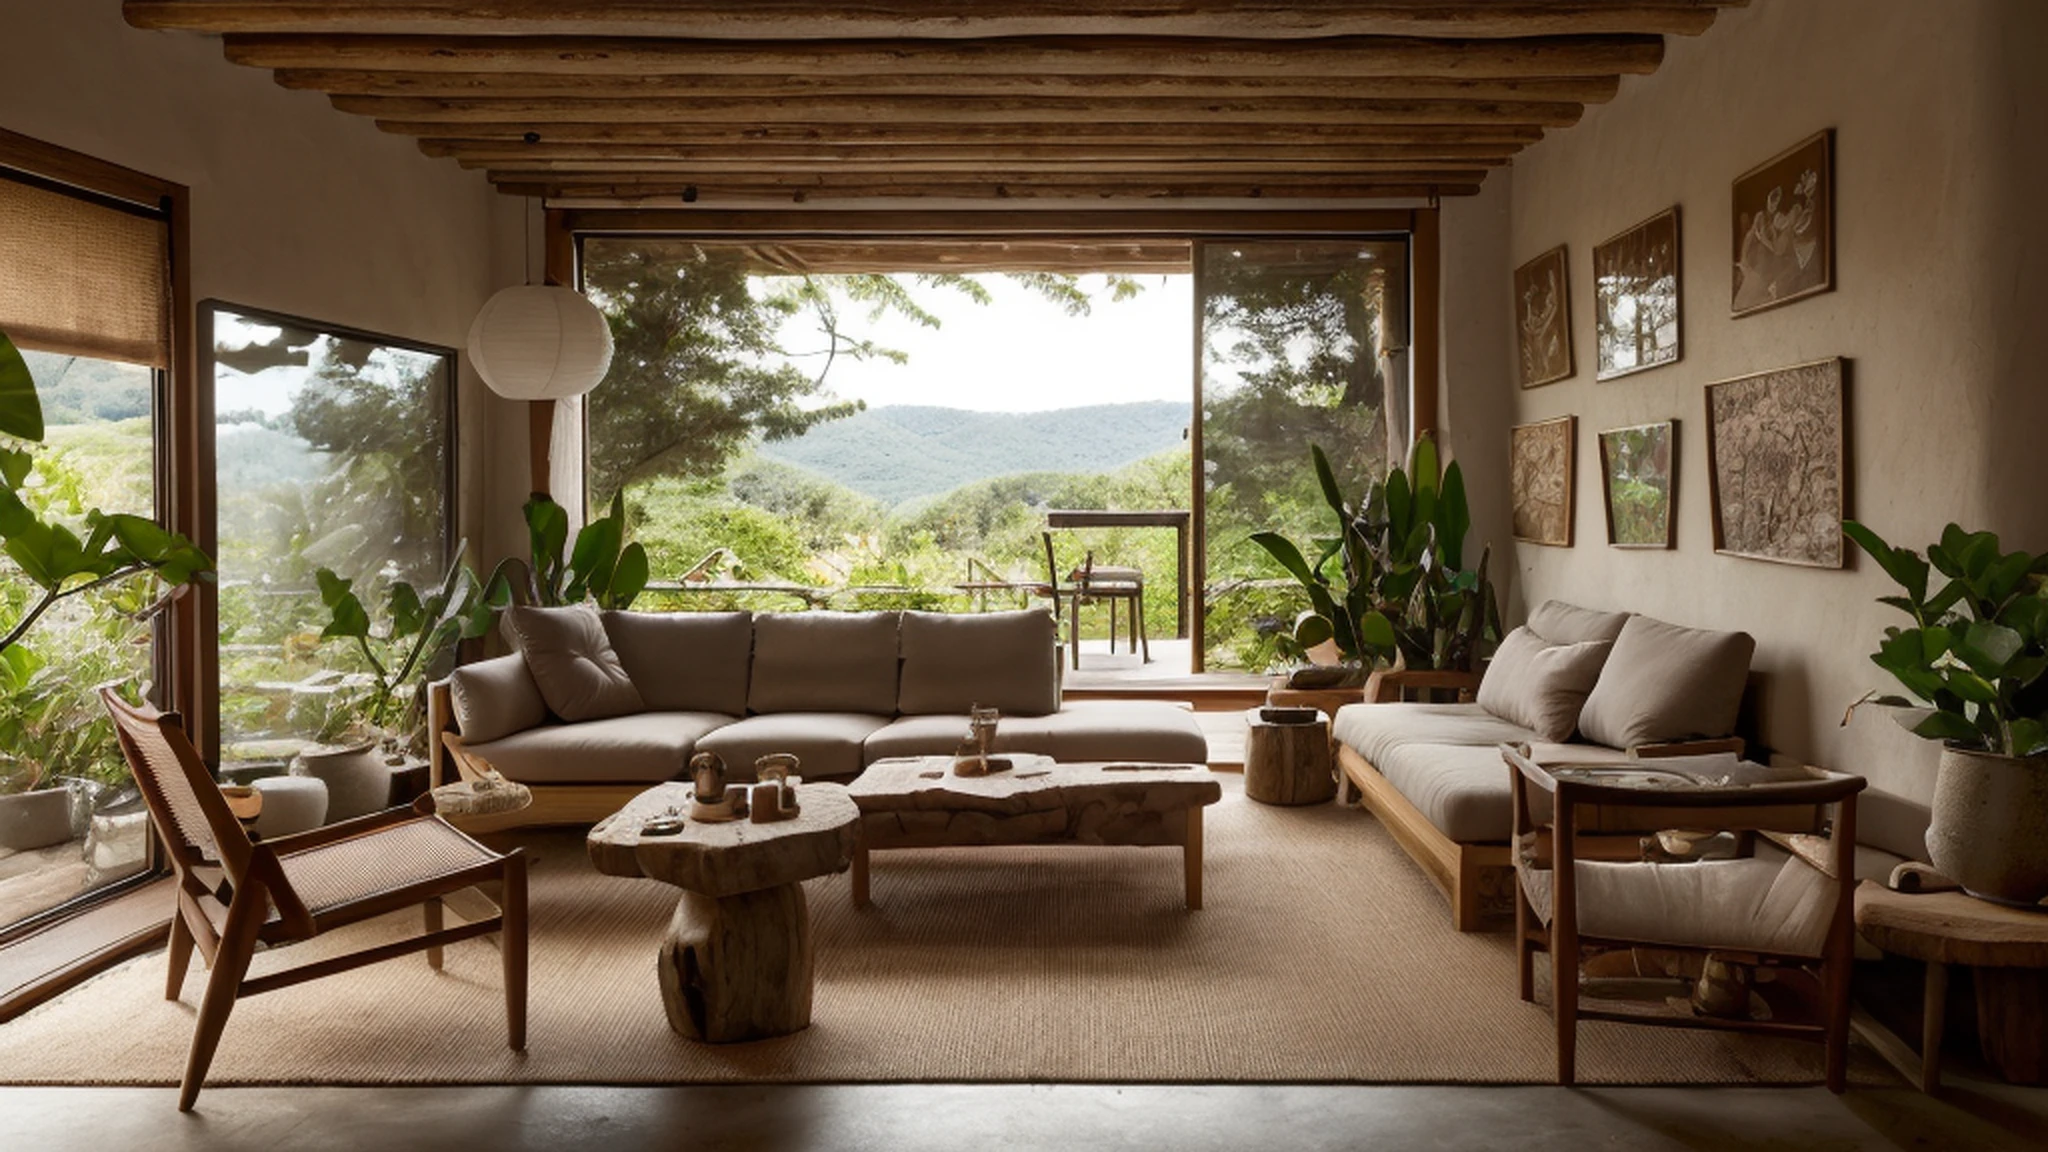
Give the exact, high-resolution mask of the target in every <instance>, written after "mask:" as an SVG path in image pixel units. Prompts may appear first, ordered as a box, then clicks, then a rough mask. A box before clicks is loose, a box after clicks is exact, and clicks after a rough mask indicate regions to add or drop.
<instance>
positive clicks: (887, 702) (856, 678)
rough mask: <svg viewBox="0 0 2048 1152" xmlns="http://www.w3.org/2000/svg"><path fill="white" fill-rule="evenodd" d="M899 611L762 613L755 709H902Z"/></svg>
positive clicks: (757, 627)
mask: <svg viewBox="0 0 2048 1152" xmlns="http://www.w3.org/2000/svg"><path fill="white" fill-rule="evenodd" d="M900 616H901V613H897V612H773V613H764V614H763V615H760V616H756V617H754V668H753V674H752V678H751V679H750V680H749V682H748V685H747V711H749V712H859V713H864V714H867V715H873V716H888V715H892V714H894V712H895V711H896V674H897V663H898V661H897V651H898V649H897V640H896V630H897V622H898V618H899V617H900Z"/></svg>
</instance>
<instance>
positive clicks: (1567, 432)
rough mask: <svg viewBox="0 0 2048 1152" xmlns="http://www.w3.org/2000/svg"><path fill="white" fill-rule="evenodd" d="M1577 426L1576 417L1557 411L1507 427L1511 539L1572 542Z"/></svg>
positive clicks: (1559, 544)
mask: <svg viewBox="0 0 2048 1152" xmlns="http://www.w3.org/2000/svg"><path fill="white" fill-rule="evenodd" d="M1578 429H1579V418H1578V417H1576V416H1559V417H1558V418H1557V419H1555V420H1542V421H1538V422H1537V423H1535V424H1519V425H1516V426H1515V427H1514V428H1513V429H1511V430H1510V431H1509V433H1508V482H1509V485H1510V490H1511V491H1512V493H1513V495H1514V506H1515V507H1514V518H1515V528H1514V535H1515V539H1517V540H1527V541H1529V542H1530V543H1532V544H1555V545H1557V546H1558V547H1560V548H1569V547H1571V546H1572V442H1573V441H1574V440H1575V439H1577V437H1578Z"/></svg>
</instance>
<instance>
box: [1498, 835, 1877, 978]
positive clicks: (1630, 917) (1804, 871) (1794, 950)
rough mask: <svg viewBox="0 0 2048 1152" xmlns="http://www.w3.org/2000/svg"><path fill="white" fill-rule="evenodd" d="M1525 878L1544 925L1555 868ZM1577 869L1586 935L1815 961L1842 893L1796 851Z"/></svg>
mask: <svg viewBox="0 0 2048 1152" xmlns="http://www.w3.org/2000/svg"><path fill="white" fill-rule="evenodd" d="M1520 874H1521V878H1522V890H1523V891H1524V892H1526V893H1528V896H1529V903H1530V906H1531V907H1532V908H1534V909H1535V910H1536V913H1537V915H1538V916H1539V917H1540V918H1541V919H1542V920H1543V922H1544V923H1545V924H1548V923H1549V922H1550V915H1551V907H1550V900H1551V895H1550V893H1551V883H1552V877H1551V873H1550V871H1549V870H1547V869H1537V868H1524V869H1521V870H1520ZM1577 874H1578V878H1579V885H1578V897H1577V898H1578V905H1579V916H1578V919H1579V931H1580V932H1581V933H1584V934H1585V935H1588V936H1597V937H1602V938H1605V939H1610V940H1634V941H1642V942H1644V943H1650V944H1668V945H1671V946H1673V947H1679V948H1726V949H1731V950H1737V951H1757V952H1779V953H1784V954H1786V955H1790V956H1805V957H1818V956H1819V955H1820V954H1821V950H1822V948H1823V947H1824V946H1825V945H1826V943H1827V937H1828V927H1829V921H1830V920H1831V919H1832V917H1833V915H1834V910H1835V897H1836V891H1837V890H1836V887H1835V884H1834V882H1833V881H1832V880H1829V879H1828V878H1827V876H1826V875H1824V874H1822V872H1821V871H1820V870H1819V869H1817V868H1814V867H1812V866H1811V865H1809V864H1807V863H1806V862H1805V861H1803V860H1800V859H1797V858H1795V857H1790V856H1787V857H1784V858H1782V859H1765V858H1761V857H1759V858H1751V859H1740V860H1703V861H1700V862H1697V863H1692V864H1628V863H1609V862H1603V861H1595V860H1581V861H1579V862H1578V870H1577Z"/></svg>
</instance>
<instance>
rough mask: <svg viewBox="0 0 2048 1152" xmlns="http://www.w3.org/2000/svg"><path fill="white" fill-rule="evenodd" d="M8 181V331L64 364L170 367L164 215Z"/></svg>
mask: <svg viewBox="0 0 2048 1152" xmlns="http://www.w3.org/2000/svg"><path fill="white" fill-rule="evenodd" d="M145 211H146V210H144V209H134V210H129V209H123V208H119V207H114V206H112V205H110V204H107V203H103V202H101V201H98V200H91V199H86V198H84V197H80V196H73V195H69V194H67V193H64V192H60V191H54V190H51V189H48V188H44V187H42V186H40V185H36V184H29V183H24V182H23V181H20V180H16V179H11V178H8V177H7V175H6V174H5V173H4V172H0V331H4V332H6V333H7V334H8V335H9V336H10V337H12V338H13V339H14V342H15V343H16V344H19V345H20V346H22V347H23V348H33V349H35V350H37V351H41V352H53V353H57V354H59V355H65V356H90V357H93V358H96V359H101V360H121V361H126V362H128V363H131V364H142V365H147V366H149V367H153V368H168V367H169V366H170V348H171V335H170V295H171V294H170V285H169V279H168V278H169V272H170V251H169V249H170V229H169V227H168V226H167V224H166V221H165V220H164V219H163V217H162V216H160V215H146V214H144V212H145Z"/></svg>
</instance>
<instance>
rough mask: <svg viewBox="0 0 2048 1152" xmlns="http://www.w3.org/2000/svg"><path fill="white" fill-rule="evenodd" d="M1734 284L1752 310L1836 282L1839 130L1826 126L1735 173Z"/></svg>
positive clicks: (1742, 306) (1745, 309)
mask: <svg viewBox="0 0 2048 1152" xmlns="http://www.w3.org/2000/svg"><path fill="white" fill-rule="evenodd" d="M1733 220H1734V222H1735V234H1734V241H1735V243H1734V259H1735V271H1734V277H1733V280H1732V283H1733V285H1734V287H1733V289H1732V291H1731V295H1730V299H1729V302H1728V310H1729V312H1730V313H1731V314H1733V315H1736V316H1747V315H1749V314H1750V313H1752V312H1761V311H1763V310H1764V309H1766V308H1776V307H1777V306H1778V305H1780V304H1790V303H1791V302H1792V301H1794V300H1800V299H1804V298H1805V297H1808V296H1812V295H1815V294H1816V293H1820V292H1828V291H1832V290H1833V289H1834V286H1835V131H1834V129H1832V128H1828V129H1823V130H1822V131H1820V132H1818V133H1815V134H1814V135H1812V136H1809V137H1808V138H1806V139H1804V140H1801V141H1800V142H1799V143H1797V144H1794V145H1793V146H1792V147H1790V148H1788V149H1786V150H1785V151H1783V152H1780V153H1779V154H1777V155H1776V156H1773V157H1771V158H1770V159H1769V160H1766V161H1764V162H1763V163H1762V164H1759V165H1757V166H1756V167H1754V168H1751V169H1750V170H1749V171H1747V172H1744V173H1743V174H1742V175H1741V176H1738V177H1736V179H1735V214H1734V216H1733Z"/></svg>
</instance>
